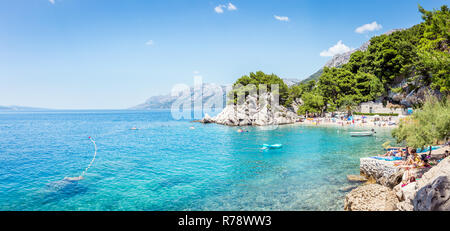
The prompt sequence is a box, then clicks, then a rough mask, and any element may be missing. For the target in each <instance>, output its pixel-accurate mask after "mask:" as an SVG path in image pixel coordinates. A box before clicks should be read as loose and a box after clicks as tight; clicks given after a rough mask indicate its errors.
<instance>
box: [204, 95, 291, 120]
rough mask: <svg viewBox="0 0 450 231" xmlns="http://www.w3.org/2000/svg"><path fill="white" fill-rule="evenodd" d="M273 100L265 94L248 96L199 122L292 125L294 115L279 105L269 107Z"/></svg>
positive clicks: (271, 96) (272, 97)
mask: <svg viewBox="0 0 450 231" xmlns="http://www.w3.org/2000/svg"><path fill="white" fill-rule="evenodd" d="M274 100H275V98H274V96H273V95H272V94H270V93H266V94H263V95H260V97H259V100H258V98H257V97H255V96H252V95H249V96H247V98H246V99H245V101H244V102H242V103H241V104H239V105H237V106H236V105H234V104H229V105H227V106H226V107H225V108H224V109H223V110H222V112H220V113H219V114H218V115H217V116H215V117H214V118H207V117H206V116H205V118H203V119H202V120H200V121H199V122H202V123H217V124H222V125H227V126H266V125H282V124H292V123H295V122H296V121H297V119H298V116H297V114H296V113H294V112H293V111H291V110H288V109H287V108H285V107H283V106H281V105H276V104H274V105H271V104H270V102H274Z"/></svg>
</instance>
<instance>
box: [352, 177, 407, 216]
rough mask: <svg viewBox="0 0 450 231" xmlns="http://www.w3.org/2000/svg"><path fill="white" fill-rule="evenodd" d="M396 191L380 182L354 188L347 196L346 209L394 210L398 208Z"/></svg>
mask: <svg viewBox="0 0 450 231" xmlns="http://www.w3.org/2000/svg"><path fill="white" fill-rule="evenodd" d="M398 202H399V201H398V199H397V196H396V195H395V193H394V191H392V190H391V189H390V188H388V187H386V186H382V185H379V184H369V185H363V186H359V187H358V188H356V189H353V190H352V191H351V192H350V193H348V194H347V195H346V196H345V205H344V210H346V211H393V210H396V209H397V206H396V205H397V203H398Z"/></svg>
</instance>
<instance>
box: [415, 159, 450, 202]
mask: <svg viewBox="0 0 450 231" xmlns="http://www.w3.org/2000/svg"><path fill="white" fill-rule="evenodd" d="M415 190H416V194H415V197H414V199H413V200H412V201H408V202H411V203H412V204H413V205H414V210H416V211H450V158H449V157H447V158H446V159H444V160H442V161H441V162H440V163H439V164H438V165H436V166H435V167H433V168H431V169H430V170H429V171H428V172H426V173H424V174H423V175H422V178H421V179H419V180H418V181H417V184H416V187H415Z"/></svg>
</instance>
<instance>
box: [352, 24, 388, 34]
mask: <svg viewBox="0 0 450 231" xmlns="http://www.w3.org/2000/svg"><path fill="white" fill-rule="evenodd" d="M381 28H383V26H381V25H380V24H378V23H377V22H372V23H369V24H365V25H362V26H360V27H358V28H356V30H355V32H356V33H358V34H363V33H366V32H368V31H375V30H381Z"/></svg>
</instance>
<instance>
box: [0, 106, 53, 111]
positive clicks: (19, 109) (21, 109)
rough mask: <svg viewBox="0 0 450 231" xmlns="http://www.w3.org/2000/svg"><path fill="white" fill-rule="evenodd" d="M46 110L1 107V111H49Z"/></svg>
mask: <svg viewBox="0 0 450 231" xmlns="http://www.w3.org/2000/svg"><path fill="white" fill-rule="evenodd" d="M48 110H50V109H46V108H36V107H23V106H16V105H11V106H0V111H48Z"/></svg>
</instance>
